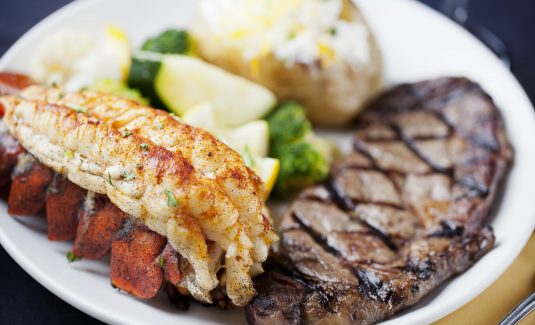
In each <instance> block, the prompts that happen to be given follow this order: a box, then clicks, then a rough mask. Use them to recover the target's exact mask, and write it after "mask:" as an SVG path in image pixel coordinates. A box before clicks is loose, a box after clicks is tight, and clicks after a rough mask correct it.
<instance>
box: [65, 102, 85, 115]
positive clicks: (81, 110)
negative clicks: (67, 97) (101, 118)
mask: <svg viewBox="0 0 535 325" xmlns="http://www.w3.org/2000/svg"><path fill="white" fill-rule="evenodd" d="M66 106H67V107H68V108H70V109H72V110H74V111H75V112H77V113H85V108H83V107H82V106H78V105H75V104H67V105H66Z"/></svg>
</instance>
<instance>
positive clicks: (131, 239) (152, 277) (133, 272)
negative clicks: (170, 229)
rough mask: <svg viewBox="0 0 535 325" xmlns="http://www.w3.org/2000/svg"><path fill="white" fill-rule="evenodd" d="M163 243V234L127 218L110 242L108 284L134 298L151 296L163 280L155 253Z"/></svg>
mask: <svg viewBox="0 0 535 325" xmlns="http://www.w3.org/2000/svg"><path fill="white" fill-rule="evenodd" d="M165 243H166V239H165V237H163V236H160V235H158V234H157V233H155V232H154V231H151V230H149V229H148V228H147V227H145V226H143V225H140V224H138V223H136V222H135V221H133V220H132V219H128V220H127V221H126V222H125V225H124V226H123V228H122V229H121V231H120V232H119V233H118V234H117V235H116V237H115V238H114V240H113V242H112V245H111V263H110V269H111V272H110V273H111V284H112V286H114V287H116V288H119V289H121V290H124V291H126V292H128V293H129V294H131V295H133V296H135V297H138V298H142V299H149V298H152V297H154V296H155V295H156V293H157V292H158V290H159V289H160V287H161V285H162V283H163V276H164V274H163V270H162V268H161V267H160V266H159V265H158V257H159V255H160V253H161V252H162V250H163V248H164V246H165Z"/></svg>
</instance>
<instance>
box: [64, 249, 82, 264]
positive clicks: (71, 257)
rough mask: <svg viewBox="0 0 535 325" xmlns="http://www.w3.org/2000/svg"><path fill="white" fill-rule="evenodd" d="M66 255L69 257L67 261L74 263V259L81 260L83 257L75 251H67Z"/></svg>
mask: <svg viewBox="0 0 535 325" xmlns="http://www.w3.org/2000/svg"><path fill="white" fill-rule="evenodd" d="M66 257H67V261H69V263H72V262H74V261H79V260H81V259H82V258H81V257H80V256H76V255H74V253H73V252H71V251H68V252H67V254H66Z"/></svg>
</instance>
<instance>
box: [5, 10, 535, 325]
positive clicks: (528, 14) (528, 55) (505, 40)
mask: <svg viewBox="0 0 535 325" xmlns="http://www.w3.org/2000/svg"><path fill="white" fill-rule="evenodd" d="M420 1H421V2H423V3H425V4H427V5H429V6H431V7H433V8H434V9H436V10H438V11H441V12H442V13H444V14H446V15H447V16H448V17H450V18H451V19H453V20H455V21H456V22H458V23H459V24H461V25H463V26H464V27H465V28H467V29H468V30H470V31H471V32H473V33H474V34H476V36H478V37H479V38H481V39H482V41H483V42H484V43H486V44H488V45H489V46H490V47H491V48H492V49H493V50H494V51H495V52H496V53H497V55H498V56H500V57H501V58H502V60H503V61H504V64H508V65H510V68H511V70H512V72H513V74H514V75H515V76H516V78H517V79H518V80H519V81H520V83H521V84H522V86H523V87H524V89H525V90H526V92H527V94H528V95H529V97H530V99H531V101H532V102H535V59H533V57H532V55H533V54H534V53H535V1H533V0H471V1H468V0H420ZM69 2H70V1H69V0H0V56H1V55H3V54H4V53H5V51H6V50H7V49H8V48H9V47H10V46H11V45H12V44H13V43H14V42H15V41H16V40H17V39H18V38H19V37H20V36H21V35H22V34H23V33H24V32H26V31H27V30H28V29H29V28H31V27H32V26H33V25H35V24H36V23H37V22H39V21H40V20H41V19H43V18H44V17H46V16H47V15H49V14H50V13H52V12H53V11H55V10H57V9H58V8H60V7H62V6H63V5H65V4H67V3H69ZM147 4H149V2H147ZM0 265H1V267H0V287H1V288H2V290H1V292H2V293H3V294H2V295H0V317H1V320H0V323H2V324H30V323H32V324H33V323H38V324H97V323H99V322H98V321H97V320H95V319H93V318H91V317H90V316H87V315H85V314H84V313H82V312H80V311H78V310H77V309H75V308H74V307H71V306H70V305H68V304H67V303H65V302H63V301H62V300H60V299H59V298H57V297H56V296H54V295H53V294H52V293H50V292H49V291H48V290H47V289H45V288H44V287H42V286H41V285H40V284H38V283H37V282H36V281H35V280H33V279H32V278H31V277H30V276H29V275H28V274H26V272H25V271H24V270H22V269H21V268H20V267H19V266H18V265H17V264H16V263H15V262H14V261H13V260H12V259H11V257H9V255H8V254H7V253H6V252H5V251H4V249H3V248H1V247H0Z"/></svg>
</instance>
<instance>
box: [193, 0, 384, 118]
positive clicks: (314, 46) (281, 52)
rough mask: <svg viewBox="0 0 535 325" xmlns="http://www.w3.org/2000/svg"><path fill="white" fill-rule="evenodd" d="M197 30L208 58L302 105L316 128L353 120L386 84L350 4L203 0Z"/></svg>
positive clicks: (374, 47) (302, 0)
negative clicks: (382, 83) (382, 81)
mask: <svg viewBox="0 0 535 325" xmlns="http://www.w3.org/2000/svg"><path fill="white" fill-rule="evenodd" d="M191 32H192V34H193V35H194V38H195V40H196V48H197V51H198V53H199V55H200V56H201V57H202V58H203V59H205V60H206V61H208V62H211V63H213V64H215V65H218V66H220V67H222V68H224V69H226V70H228V71H230V72H232V73H235V74H238V75H241V76H244V77H246V78H248V79H250V80H253V81H255V82H257V83H259V84H262V85H264V86H266V87H267V88H269V89H271V90H272V91H273V92H274V93H275V94H276V95H277V97H278V98H279V99H280V100H294V101H297V102H299V103H300V104H302V105H303V106H305V107H306V108H307V114H308V117H309V118H310V120H311V121H312V122H313V123H314V124H315V125H323V126H337V125H342V124H345V123H347V122H349V121H350V120H351V119H352V118H354V117H355V116H356V115H357V114H358V112H359V111H360V110H361V109H362V107H363V106H364V104H365V102H366V101H367V100H368V99H369V98H370V97H371V96H373V95H374V94H375V93H376V92H377V91H378V90H379V88H380V87H381V75H382V59H381V54H380V51H379V49H378V47H377V44H376V42H375V39H374V36H373V34H372V32H371V30H370V28H369V26H368V24H367V23H366V21H365V19H364V17H363V15H362V14H361V12H360V10H359V8H358V7H357V6H356V5H355V4H354V3H352V2H351V1H350V0H271V1H267V0H230V1H220V0H204V2H202V3H201V6H200V12H199V15H198V18H197V19H196V21H195V23H194V24H193V25H192V28H191Z"/></svg>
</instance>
